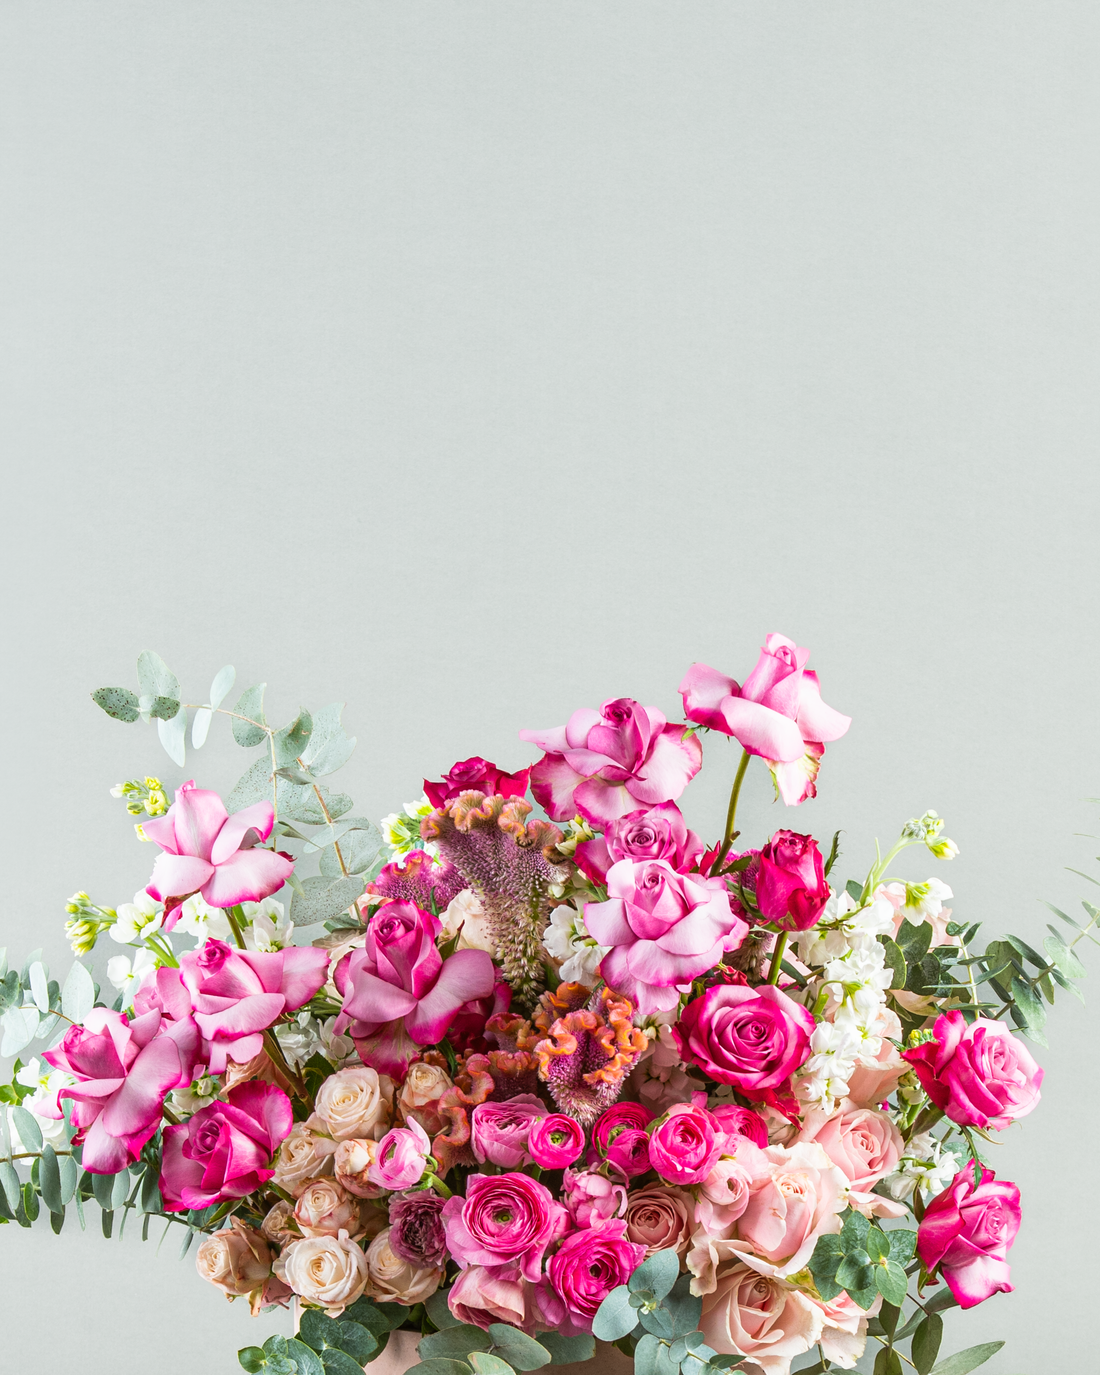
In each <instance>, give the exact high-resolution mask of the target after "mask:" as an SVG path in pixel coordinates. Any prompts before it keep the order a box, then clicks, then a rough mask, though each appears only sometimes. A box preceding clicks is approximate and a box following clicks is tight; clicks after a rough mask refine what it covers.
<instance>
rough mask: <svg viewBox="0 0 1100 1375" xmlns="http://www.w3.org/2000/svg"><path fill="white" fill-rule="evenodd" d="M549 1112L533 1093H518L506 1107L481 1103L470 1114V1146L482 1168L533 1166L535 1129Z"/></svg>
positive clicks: (508, 1101)
mask: <svg viewBox="0 0 1100 1375" xmlns="http://www.w3.org/2000/svg"><path fill="white" fill-rule="evenodd" d="M549 1112H550V1109H549V1108H548V1107H547V1106H546V1104H545V1103H544V1102H543V1101H542V1099H541V1098H536V1097H535V1095H534V1094H533V1093H517V1094H516V1095H515V1096H514V1097H513V1098H509V1099H508V1100H507V1101H506V1102H504V1103H491V1102H490V1103H479V1104H478V1105H477V1107H476V1108H474V1110H473V1112H472V1113H471V1114H470V1145H471V1146H472V1147H473V1152H474V1158H475V1159H476V1160H477V1162H478V1164H479V1165H484V1164H485V1163H486V1162H488V1163H489V1164H490V1165H500V1166H502V1167H503V1168H504V1169H506V1170H514V1169H517V1168H518V1167H519V1166H520V1165H529V1164H530V1163H531V1158H532V1157H531V1152H530V1150H529V1143H528V1137H529V1136H530V1134H531V1128H532V1127H533V1126H534V1125H535V1123H536V1122H537V1121H538V1120H539V1118H540V1117H546V1116H547V1115H548V1114H549Z"/></svg>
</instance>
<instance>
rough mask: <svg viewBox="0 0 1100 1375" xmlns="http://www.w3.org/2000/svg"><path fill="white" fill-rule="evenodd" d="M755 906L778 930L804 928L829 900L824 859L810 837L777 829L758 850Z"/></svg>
mask: <svg viewBox="0 0 1100 1375" xmlns="http://www.w3.org/2000/svg"><path fill="white" fill-rule="evenodd" d="M757 866H758V867H757V872H756V905H757V907H758V908H759V909H760V915H761V916H762V917H763V918H764V920H765V921H770V922H772V923H773V924H774V925H776V926H778V927H779V929H780V930H781V931H807V930H809V928H810V927H811V926H813V925H814V923H815V922H816V921H817V919H818V916H819V915H820V914H821V909H822V908H823V907H824V906H825V904H826V903H827V902H828V901H829V885H828V884H827V883H826V882H825V861H824V860H823V859H822V858H821V851H820V850H819V849H818V848H817V841H816V840H815V839H814V838H813V836H804V835H798V834H797V833H796V832H795V831H776V833H775V835H773V836H772V838H771V840H769V841H768V843H767V845H765V846H764V848H763V849H762V850H761V851H760V854H759V856H758V859H757Z"/></svg>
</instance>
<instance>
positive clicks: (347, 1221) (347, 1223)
mask: <svg viewBox="0 0 1100 1375" xmlns="http://www.w3.org/2000/svg"><path fill="white" fill-rule="evenodd" d="M294 1221H295V1222H296V1223H297V1224H298V1229H299V1231H300V1232H301V1234H302V1236H304V1237H337V1236H339V1235H340V1233H341V1232H347V1233H348V1235H349V1236H351V1237H359V1236H361V1235H362V1230H361V1226H360V1217H359V1200H358V1199H357V1198H354V1197H353V1196H352V1195H351V1194H349V1193H348V1191H347V1190H346V1189H344V1188H342V1187H341V1186H340V1185H339V1184H338V1183H337V1182H336V1180H334V1179H314V1180H312V1181H311V1182H310V1183H309V1184H307V1185H306V1187H305V1188H304V1189H303V1190H302V1192H301V1193H300V1194H299V1196H298V1201H297V1203H296V1204H295V1205H294Z"/></svg>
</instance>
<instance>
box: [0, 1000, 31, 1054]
mask: <svg viewBox="0 0 1100 1375" xmlns="http://www.w3.org/2000/svg"><path fill="white" fill-rule="evenodd" d="M38 1020H39V1018H38V1009H37V1008H36V1007H9V1008H8V1010H7V1011H6V1012H5V1013H4V1015H3V1016H2V1017H0V1027H3V1030H4V1035H3V1038H2V1039H0V1055H2V1056H9V1055H18V1054H19V1052H20V1051H21V1050H22V1049H23V1048H24V1047H25V1046H28V1045H30V1043H31V1042H32V1041H33V1040H34V1038H35V1035H36V1034H37V1032H38Z"/></svg>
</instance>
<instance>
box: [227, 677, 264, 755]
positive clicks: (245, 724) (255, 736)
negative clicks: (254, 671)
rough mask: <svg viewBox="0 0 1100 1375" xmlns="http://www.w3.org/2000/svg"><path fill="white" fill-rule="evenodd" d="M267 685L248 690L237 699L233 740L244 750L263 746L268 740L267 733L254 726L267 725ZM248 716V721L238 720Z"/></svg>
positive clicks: (234, 709) (261, 684)
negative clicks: (265, 706) (265, 703)
mask: <svg viewBox="0 0 1100 1375" xmlns="http://www.w3.org/2000/svg"><path fill="white" fill-rule="evenodd" d="M266 687H267V684H266V683H260V684H259V686H258V687H251V688H248V689H247V691H245V692H242V693H241V695H240V696H239V697H238V698H237V704H236V706H234V708H233V711H234V712H235V715H234V717H233V739H234V740H236V742H237V744H238V745H240V746H242V747H243V748H244V749H246V750H247V749H251V748H252V747H253V746H254V745H259V744H262V743H263V741H264V740H265V739H266V738H267V732H266V731H264V730H261V729H260V727H259V725H252V722H253V721H257V722H262V723H263V724H264V725H266V724H267V718H266V717H265V716H264V688H266ZM242 716H247V717H248V718H249V719H248V720H247V721H242V720H239V719H238V718H240V717H242Z"/></svg>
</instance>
